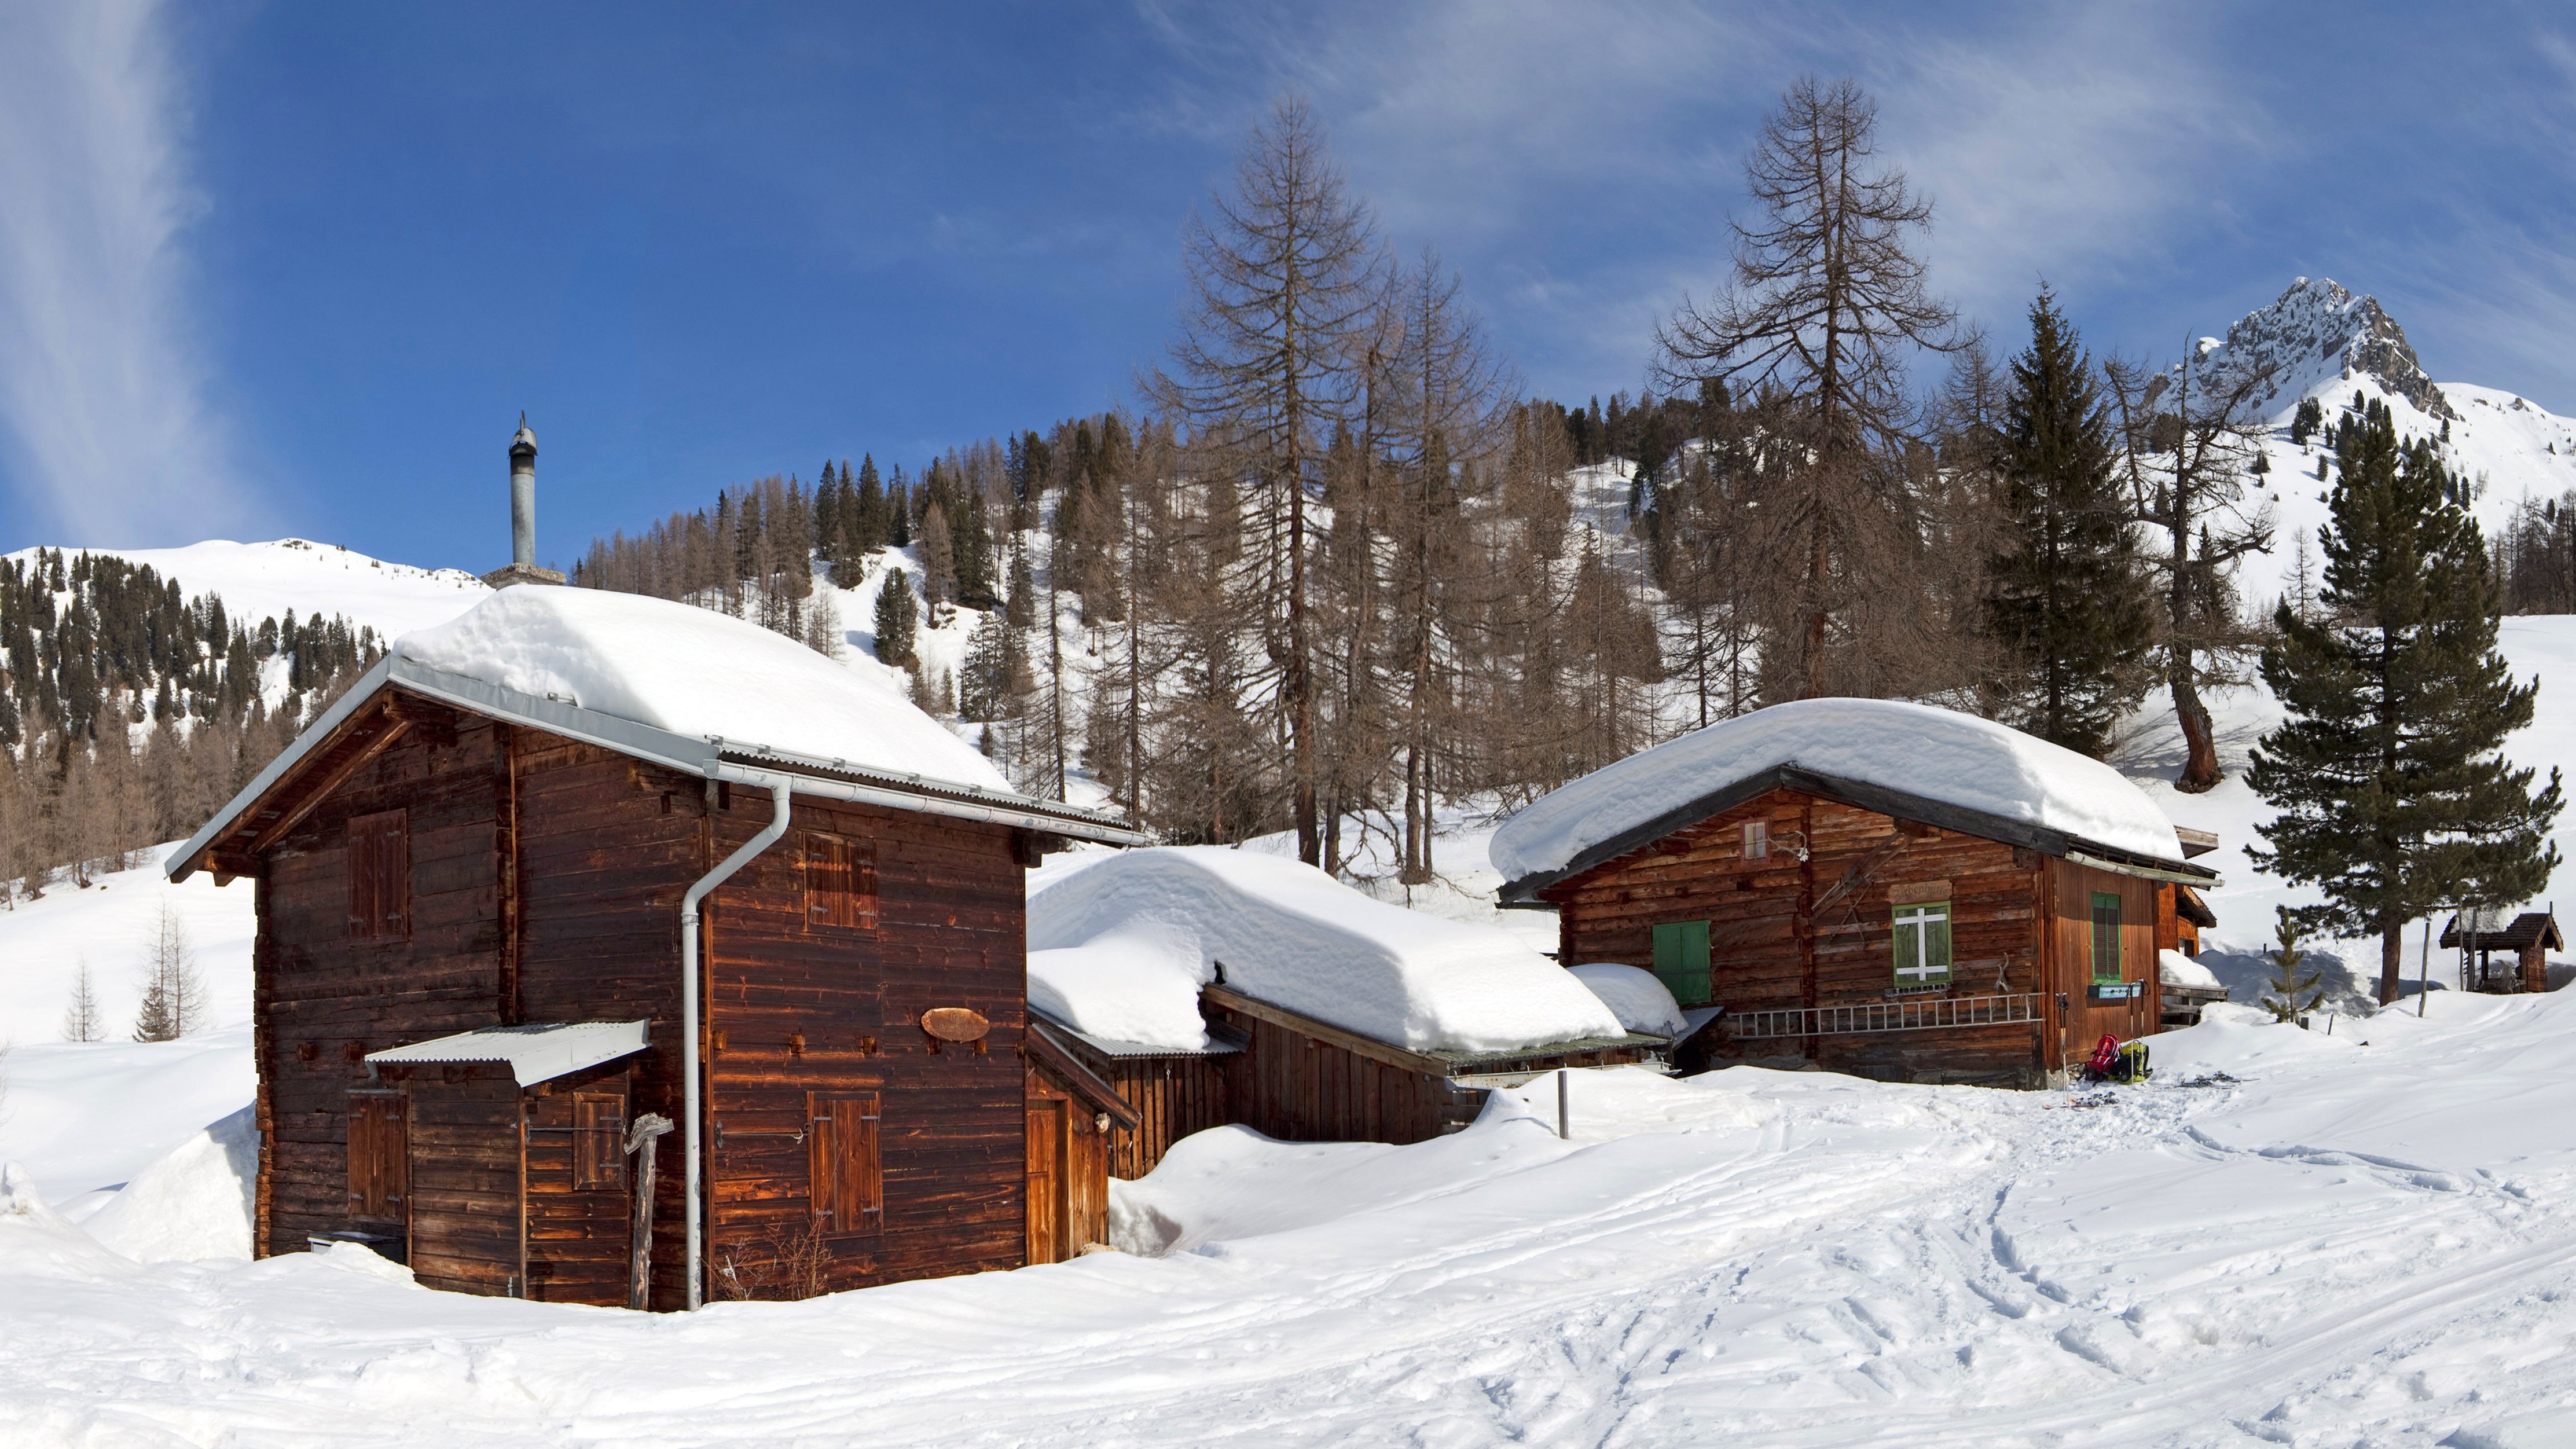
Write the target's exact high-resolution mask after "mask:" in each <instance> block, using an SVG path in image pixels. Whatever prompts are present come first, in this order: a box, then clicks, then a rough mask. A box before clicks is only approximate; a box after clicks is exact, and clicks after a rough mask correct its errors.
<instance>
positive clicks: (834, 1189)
mask: <svg viewBox="0 0 2576 1449" xmlns="http://www.w3.org/2000/svg"><path fill="white" fill-rule="evenodd" d="M805 1100H806V1104H807V1108H806V1117H807V1119H808V1120H807V1122H806V1133H807V1136H806V1140H805V1149H806V1172H807V1176H808V1179H809V1182H808V1187H807V1192H808V1194H809V1198H808V1200H809V1201H810V1202H811V1203H812V1205H813V1211H814V1225H815V1226H816V1227H817V1228H819V1229H820V1230H821V1231H823V1232H824V1233H826V1234H830V1235H833V1236H840V1235H844V1234H849V1233H873V1232H875V1231H876V1230H877V1229H879V1228H881V1227H883V1226H885V1171H884V1168H883V1166H882V1164H881V1163H880V1162H879V1160H878V1157H877V1137H878V1127H879V1122H878V1115H877V1101H878V1097H877V1094H876V1093H874V1092H810V1093H807V1094H806V1099H805Z"/></svg>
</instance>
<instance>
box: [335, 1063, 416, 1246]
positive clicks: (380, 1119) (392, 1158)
mask: <svg viewBox="0 0 2576 1449" xmlns="http://www.w3.org/2000/svg"><path fill="white" fill-rule="evenodd" d="M405 1164H406V1155H405V1153H404V1150H403V1099H402V1098H401V1096H400V1095H398V1094H396V1093H393V1092H351V1093H350V1094H349V1215H350V1216H351V1217H358V1218H380V1219H397V1220H398V1219H400V1218H401V1217H402V1215H403V1198H404V1196H405V1194H406V1193H408V1192H409V1190H410V1181H409V1174H408V1171H407V1169H406V1165H405Z"/></svg>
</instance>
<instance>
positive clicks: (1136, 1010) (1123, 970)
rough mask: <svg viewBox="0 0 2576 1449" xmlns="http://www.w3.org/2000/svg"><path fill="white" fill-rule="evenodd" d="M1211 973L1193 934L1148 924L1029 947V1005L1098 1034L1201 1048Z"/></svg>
mask: <svg viewBox="0 0 2576 1449" xmlns="http://www.w3.org/2000/svg"><path fill="white" fill-rule="evenodd" d="M1032 939H1035V938H1034V935H1033V936H1032ZM1213 975H1214V973H1213V972H1211V971H1210V970H1209V969H1208V968H1207V967H1206V966H1205V965H1204V964H1202V962H1201V961H1200V959H1199V952H1198V941H1197V939H1196V937H1195V935H1194V934H1188V933H1180V932H1174V931H1170V930H1164V929H1159V928H1157V927H1155V926H1153V925H1152V924H1151V923H1143V924H1140V925H1139V926H1138V927H1137V928H1135V929H1132V930H1118V929H1112V930H1110V931H1108V932H1107V933H1105V934H1103V935H1099V936H1095V937H1093V938H1092V939H1090V940H1089V941H1086V942H1084V943H1083V944H1081V945H1079V946H1061V947H1057V948H1055V949H1053V950H1045V951H1031V952H1030V953H1029V1005H1030V1007H1031V1008H1033V1009H1035V1010H1037V1011H1039V1012H1041V1013H1043V1014H1045V1015H1047V1016H1050V1017H1053V1018H1054V1019H1055V1020H1057V1021H1060V1022H1063V1023H1064V1024H1065V1025H1067V1026H1069V1027H1072V1028H1073V1029H1074V1030H1075V1031H1079V1032H1085V1033H1088V1034H1089V1035H1092V1036H1100V1037H1107V1038H1109V1039H1110V1040H1112V1041H1132V1042H1136V1043H1138V1044H1140V1045H1143V1046H1159V1047H1171V1048H1173V1049H1175V1050H1179V1051H1197V1050H1199V1049H1200V1048H1202V1047H1205V1046H1206V1045H1207V1044H1208V1036H1207V1022H1206V1021H1205V1020H1204V1019H1203V1018H1201V1017H1200V1015H1199V988H1200V987H1201V986H1203V985H1205V984H1206V983H1207V982H1208V981H1209V979H1210V978H1211V977H1212V976H1213Z"/></svg>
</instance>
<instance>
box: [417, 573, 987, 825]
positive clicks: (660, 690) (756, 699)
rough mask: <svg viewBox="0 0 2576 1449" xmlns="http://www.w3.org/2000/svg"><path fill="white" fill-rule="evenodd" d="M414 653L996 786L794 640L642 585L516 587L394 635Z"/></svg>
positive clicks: (631, 711)
mask: <svg viewBox="0 0 2576 1449" xmlns="http://www.w3.org/2000/svg"><path fill="white" fill-rule="evenodd" d="M393 648H394V653H395V654H397V655H399V656H400V657H402V658H404V659H408V660H411V661H412V662H413V663H416V664H425V665H428V666H429V667H431V668H433V669H443V670H446V671H447V672H449V673H451V674H461V675H464V676H466V677H467V678H469V679H479V680H482V681H483V682H485V683H487V684H497V685H499V686H501V687H502V688H504V689H515V690H517V691H519V692H520V693H522V694H532V695H538V696H542V697H550V698H560V699H566V700H569V701H571V702H572V703H574V704H576V705H579V706H580V707H582V708H583V709H591V710H597V711H599V712H600V713H602V714H608V715H614V716H616V717H617V718H619V719H625V720H632V721H634V722H635V723H637V724H642V725H650V726H652V727H653V728H655V729H661V730H668V731H670V732H671V733H673V734H679V735H690V736H694V737H697V738H700V739H721V740H724V741H725V742H727V743H728V744H739V745H742V746H745V747H765V748H768V749H775V750H785V751H789V752H792V753H795V754H800V755H809V756H812V757H814V758H816V759H821V760H841V761H845V762H847V763H848V764H850V765H853V766H856V767H859V768H862V769H867V770H874V771H880V772H886V773H892V774H897V775H921V776H925V777H928V778H930V779H934V780H944V781H949V782H952V783H956V784H962V785H975V786H980V787H982V788H984V789H988V790H1007V789H1009V788H1010V786H1009V783H1008V782H1007V781H1005V780H1004V779H1003V778H1002V776H1001V773H1000V772H999V771H997V770H995V769H994V768H993V764H992V762H991V761H989V760H987V759H985V758H984V757H983V756H982V755H980V754H977V753H976V752H975V750H974V748H973V747H972V746H970V745H968V744H967V743H966V742H965V741H963V740H961V739H959V738H957V737H956V736H955V735H953V734H950V733H949V732H948V731H947V729H946V728H944V727H943V726H941V725H940V723H939V722H938V721H937V720H934V719H932V718H931V717H930V716H928V715H926V714H923V713H922V712H921V711H920V710H918V709H915V708H914V707H913V706H912V704H911V702H910V701H908V700H905V699H902V698H900V697H898V696H897V695H895V694H893V693H892V692H890V691H888V690H885V689H881V688H878V687H876V686H874V685H871V684H869V683H868V682H867V681H865V680H863V679H861V678H859V677H858V676H857V675H855V674H853V673H851V672H850V671H849V670H848V669H845V668H843V667H841V666H840V665H837V664H834V663H833V662H832V661H831V660H829V659H826V658H824V657H823V656H822V655H820V654H817V653H815V652H814V651H813V650H811V649H808V648H806V647H805V646H803V645H801V644H799V643H797V642H796V641H794V640H792V639H788V638H785V637H783V636H781V635H778V634H773V633H771V632H770V631H769V630H767V629H763V628H761V627H760V626H758V625H756V624H749V623H745V622H744V621H742V620H740V619H733V618H728V617H726V616H725V615H723V614H719V613H715V612H713V611H712V610H708V609H699V608H693V607H691V606H689V605H687V604H679V603H673V602H671V601H670V600H667V599H648V598H645V597H642V596H641V595H637V594H612V593H608V592H605V591H602V590H598V589H575V588H548V587H542V586H535V585H522V586H521V587H518V588H512V589H503V590H501V591H500V592H499V593H496V594H494V595H492V596H491V597H490V598H487V599H485V600H484V601H483V602H481V603H479V604H476V605H475V606H474V607H473V608H471V609H469V610H467V611H466V612H465V613H464V614H462V615H460V616H459V617H457V618H455V619H451V620H449V621H448V622H446V623H444V624H440V625H437V626H435V627H432V628H428V629H419V630H415V631H413V632H412V633H409V634H405V635H403V636H402V637H401V638H399V639H397V640H395V641H394V646H393Z"/></svg>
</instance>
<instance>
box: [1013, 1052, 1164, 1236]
mask: <svg viewBox="0 0 2576 1449" xmlns="http://www.w3.org/2000/svg"><path fill="white" fill-rule="evenodd" d="M1024 1040H1025V1043H1026V1046H1027V1048H1028V1052H1027V1055H1028V1059H1029V1079H1028V1099H1027V1104H1028V1155H1029V1166H1028V1193H1029V1212H1028V1235H1029V1249H1028V1256H1029V1261H1030V1262H1032V1263H1061V1262H1063V1261H1064V1260H1066V1259H1067V1258H1071V1257H1074V1256H1075V1255H1077V1254H1079V1253H1081V1252H1082V1251H1083V1250H1084V1249H1086V1248H1088V1247H1090V1246H1091V1245H1092V1244H1094V1243H1106V1242H1108V1241H1109V1175H1110V1174H1109V1164H1110V1152H1111V1149H1110V1143H1111V1142H1112V1141H1113V1140H1117V1139H1122V1138H1123V1139H1132V1138H1134V1137H1135V1135H1136V1129H1137V1128H1138V1127H1139V1126H1140V1125H1141V1124H1142V1119H1141V1118H1140V1117H1138V1115H1137V1113H1136V1109H1135V1108H1134V1107H1133V1106H1131V1105H1129V1104H1128V1101H1127V1099H1126V1098H1125V1097H1124V1096H1122V1095H1121V1094H1120V1093H1119V1091H1118V1089H1117V1088H1115V1087H1113V1086H1111V1085H1110V1084H1109V1083H1108V1082H1107V1081H1105V1080H1103V1079H1102V1078H1101V1076H1100V1075H1099V1074H1098V1073H1097V1072H1094V1071H1092V1070H1091V1068H1090V1067H1089V1066H1087V1065H1085V1064H1084V1063H1083V1062H1082V1060H1081V1059H1080V1058H1079V1057H1077V1056H1076V1055H1075V1054H1074V1053H1073V1052H1071V1051H1069V1050H1067V1045H1068V1044H1067V1043H1066V1041H1065V1039H1064V1037H1063V1036H1062V1035H1061V1034H1059V1033H1058V1032H1056V1031H1055V1030H1053V1029H1051V1027H1050V1025H1049V1023H1047V1022H1044V1021H1035V1020H1033V1021H1031V1022H1030V1023H1029V1025H1028V1035H1027V1037H1026V1038H1025V1039H1024Z"/></svg>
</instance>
